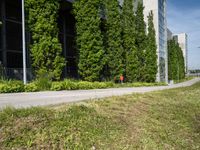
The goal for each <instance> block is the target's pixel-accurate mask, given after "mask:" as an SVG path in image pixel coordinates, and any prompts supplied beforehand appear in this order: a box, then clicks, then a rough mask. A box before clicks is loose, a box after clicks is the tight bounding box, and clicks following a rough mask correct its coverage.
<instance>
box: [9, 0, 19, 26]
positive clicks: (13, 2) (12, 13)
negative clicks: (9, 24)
mask: <svg viewBox="0 0 200 150" xmlns="http://www.w3.org/2000/svg"><path fill="white" fill-rule="evenodd" d="M21 11H22V10H21V0H6V19H10V20H15V21H20V22H21V20H22V13H21Z"/></svg>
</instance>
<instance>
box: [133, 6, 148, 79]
mask: <svg viewBox="0 0 200 150" xmlns="http://www.w3.org/2000/svg"><path fill="white" fill-rule="evenodd" d="M143 11H144V7H143V4H142V3H139V4H138V7H137V11H136V18H135V28H136V35H137V36H136V39H135V43H136V48H137V55H138V59H139V71H138V81H145V75H144V73H145V67H144V66H145V54H144V53H145V50H146V24H145V22H144V14H143Z"/></svg>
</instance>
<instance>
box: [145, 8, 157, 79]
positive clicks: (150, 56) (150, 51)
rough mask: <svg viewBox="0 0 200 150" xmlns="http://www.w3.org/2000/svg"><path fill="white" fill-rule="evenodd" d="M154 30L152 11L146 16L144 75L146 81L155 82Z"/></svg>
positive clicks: (155, 47)
mask: <svg viewBox="0 0 200 150" xmlns="http://www.w3.org/2000/svg"><path fill="white" fill-rule="evenodd" d="M157 58H158V56H157V46H156V31H155V28H154V24H153V12H152V11H151V12H150V13H149V16H148V35H147V47H146V51H145V76H144V80H145V81H146V82H155V81H156V74H157V71H158V65H157Z"/></svg>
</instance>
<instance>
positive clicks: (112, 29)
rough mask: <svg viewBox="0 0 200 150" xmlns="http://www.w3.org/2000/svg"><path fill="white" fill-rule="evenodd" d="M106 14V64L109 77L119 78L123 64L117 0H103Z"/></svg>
mask: <svg viewBox="0 0 200 150" xmlns="http://www.w3.org/2000/svg"><path fill="white" fill-rule="evenodd" d="M104 5H105V16H106V39H107V40H106V58H107V59H106V60H107V61H106V64H107V65H108V70H109V75H110V78H111V79H114V78H116V79H119V77H120V75H124V70H125V69H124V68H125V64H123V60H124V59H125V58H123V52H124V51H123V47H122V38H121V33H122V26H121V18H120V8H119V2H118V0H105V1H104Z"/></svg>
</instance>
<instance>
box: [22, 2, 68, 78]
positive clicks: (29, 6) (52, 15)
mask: <svg viewBox="0 0 200 150" xmlns="http://www.w3.org/2000/svg"><path fill="white" fill-rule="evenodd" d="M25 4H26V10H27V13H28V24H29V29H30V31H31V34H32V41H33V43H32V44H31V47H30V49H31V57H32V62H33V63H32V65H33V68H34V69H35V72H36V75H37V77H39V76H40V74H41V72H43V73H45V74H50V76H51V77H53V78H54V79H56V80H59V79H60V76H61V74H62V69H63V67H64V66H65V59H64V58H63V57H62V56H61V53H62V47H61V44H60V42H59V40H58V32H59V30H58V26H57V23H56V22H57V17H58V9H59V2H58V1H55V0H37V1H35V0H27V1H26V3H25Z"/></svg>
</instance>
